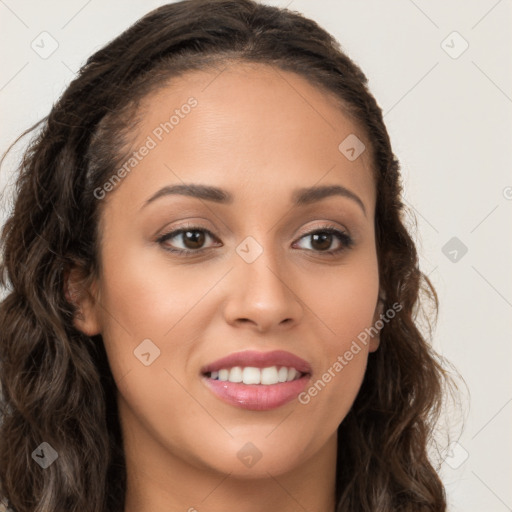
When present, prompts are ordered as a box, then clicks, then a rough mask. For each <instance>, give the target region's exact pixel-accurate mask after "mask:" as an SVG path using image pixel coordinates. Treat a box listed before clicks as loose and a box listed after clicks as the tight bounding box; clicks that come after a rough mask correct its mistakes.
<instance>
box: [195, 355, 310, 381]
mask: <svg viewBox="0 0 512 512" xmlns="http://www.w3.org/2000/svg"><path fill="white" fill-rule="evenodd" d="M234 366H252V367H254V368H266V367H268V366H287V367H293V368H295V369H296V370H298V371H299V372H301V373H308V374H311V373H312V370H311V365H310V364H309V363H308V362H307V361H304V359H301V358H300V357H298V356H296V355H295V354H292V353H291V352H286V351H284V350H274V351H272V352H256V351H254V350H246V351H244V352H235V353H234V354H230V355H229V356H227V357H223V358H222V359H218V360H217V361H214V362H213V363H210V364H208V365H206V366H204V367H203V368H202V369H201V373H202V374H203V375H204V374H206V373H210V372H215V371H219V370H222V369H223V368H228V369H229V368H233V367H234Z"/></svg>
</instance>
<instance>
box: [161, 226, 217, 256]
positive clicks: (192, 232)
mask: <svg viewBox="0 0 512 512" xmlns="http://www.w3.org/2000/svg"><path fill="white" fill-rule="evenodd" d="M207 238H211V239H213V240H214V239H215V237H214V236H213V234H212V233H211V232H210V231H209V230H207V229H204V228H200V227H186V228H180V229H176V230H174V231H171V232H169V233H166V234H164V235H162V236H161V237H160V238H158V240H157V242H158V243H159V244H161V245H163V247H164V249H165V250H167V251H170V252H176V253H184V254H187V253H191V254H192V253H198V252H201V251H203V250H206V249H207V248H208V247H206V248H205V247H203V246H204V245H205V243H206V239H207ZM169 241H173V243H172V244H171V243H169ZM177 244H178V246H177V247H176V245H177ZM180 244H181V247H180Z"/></svg>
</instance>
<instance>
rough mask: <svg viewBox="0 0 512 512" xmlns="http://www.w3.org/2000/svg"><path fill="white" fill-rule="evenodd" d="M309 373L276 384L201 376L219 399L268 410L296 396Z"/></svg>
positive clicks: (236, 405) (241, 405)
mask: <svg viewBox="0 0 512 512" xmlns="http://www.w3.org/2000/svg"><path fill="white" fill-rule="evenodd" d="M309 377H310V376H309V375H303V376H302V377H301V378H300V379H297V380H292V381H290V382H280V383H278V384H270V385H265V384H239V383H235V382H229V381H221V380H214V379H210V378H209V377H203V380H204V381H205V382H206V385H207V386H208V387H209V389H210V390H211V391H213V393H214V394H215V395H217V396H218V397H219V398H220V399H221V400H224V401H225V402H227V403H229V404H231V405H234V406H235V407H240V408H242V409H249V410H251V411H268V410H270V409H275V408H277V407H281V406H282V405H284V404H286V403H288V402H291V401H292V400H293V399H294V398H296V397H297V395H299V394H300V393H301V392H302V391H304V388H305V387H306V384H307V382H308V380H309Z"/></svg>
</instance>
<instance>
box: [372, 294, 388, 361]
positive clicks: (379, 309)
mask: <svg viewBox="0 0 512 512" xmlns="http://www.w3.org/2000/svg"><path fill="white" fill-rule="evenodd" d="M385 300H386V292H385V291H384V290H382V289H380V290H379V298H378V301H377V306H376V307H375V313H374V315H373V323H372V327H374V328H375V329H376V330H377V333H376V334H374V335H373V336H372V337H371V338H370V343H369V350H370V352H375V351H376V350H377V349H378V348H379V345H380V331H381V329H379V326H380V325H381V323H382V322H383V321H382V320H381V315H382V314H383V313H384V302H385ZM379 320H380V322H379V323H377V322H378V321H379Z"/></svg>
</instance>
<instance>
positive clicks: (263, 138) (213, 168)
mask: <svg viewBox="0 0 512 512" xmlns="http://www.w3.org/2000/svg"><path fill="white" fill-rule="evenodd" d="M191 105H193V106H191ZM139 114H140V115H139V118H140V121H139V123H138V124H137V127H136V138H135V142H134V144H133V145H132V149H134V150H135V151H137V150H138V149H139V148H142V146H144V145H149V146H151V150H150V151H144V153H145V155H144V157H143V158H142V159H140V161H139V162H137V165H136V166H134V167H133V171H131V172H130V173H129V174H130V176H129V178H128V179H125V180H123V186H122V187H121V188H125V189H130V190H125V192H124V193H127V194H130V195H131V196H132V200H133V201H132V202H133V204H135V203H137V204H138V205H140V204H141V201H142V199H141V198H140V195H141V194H142V193H145V194H146V195H148V194H150V192H151V190H152V189H154V188H155V187H157V186H161V184H162V183H164V182H168V183H180V182H198V183H203V184H212V185H217V186H220V187H223V184H225V185H226V186H225V187H223V188H227V189H233V187H237V188H238V189H239V193H240V195H241V196H243V199H244V200H246V201H248V202H250V201H251V200H253V199H254V198H253V196H258V195H259V199H260V200H261V197H262V194H263V195H264V194H266V193H267V192H268V191H269V190H270V189H271V188H273V189H276V187H277V188H278V189H283V190H284V189H288V188H296V187H297V186H313V185H315V184H317V185H322V184H332V183H333V182H334V183H340V184H342V185H344V186H346V187H348V188H351V189H352V190H353V191H354V192H356V193H357V194H358V195H363V196H365V197H366V201H365V202H368V203H369V204H368V207H369V210H370V212H373V203H374V200H375V191H374V184H373V176H372V163H371V155H370V143H369V141H368V140H367V138H366V135H365V133H364V131H363V130H362V129H361V127H360V126H359V124H358V123H355V122H354V121H353V120H351V119H350V118H349V117H348V116H347V115H346V114H345V113H344V112H343V110H342V108H341V107H340V103H339V102H338V101H337V100H336V98H335V96H334V95H333V94H332V93H329V92H327V91H325V90H324V89H321V88H319V87H316V86H314V85H313V84H311V83H310V82H308V81H307V80H306V79H305V78H303V77H301V76H299V75H297V74H295V73H293V72H289V71H283V70H281V69H279V68H275V67H271V66H268V65H265V64H256V63H237V64H231V65H224V67H222V66H220V67H218V68H215V69H211V70H207V71H191V72H187V73H185V74H183V75H180V76H179V77H177V78H173V79H172V80H170V81H169V82H167V83H166V85H165V86H163V87H161V88H159V89H158V90H157V91H156V92H154V93H151V94H149V95H148V96H147V97H146V98H144V100H143V101H142V102H141V106H140V110H139ZM345 141H348V143H346V142H345ZM354 141H356V144H360V145H359V146H357V147H356V150H357V151H359V150H360V148H362V147H366V149H365V150H364V151H363V152H362V153H361V155H360V156H359V157H358V158H357V159H355V160H351V159H350V158H347V153H346V149H347V147H346V146H347V144H348V145H349V146H350V145H352V146H354ZM357 141H359V142H357ZM363 145H364V146H363ZM348 156H350V153H349V154H348ZM128 182H130V185H128ZM324 182H325V183H324ZM246 204H249V203H246ZM370 212H369V213H370Z"/></svg>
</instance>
